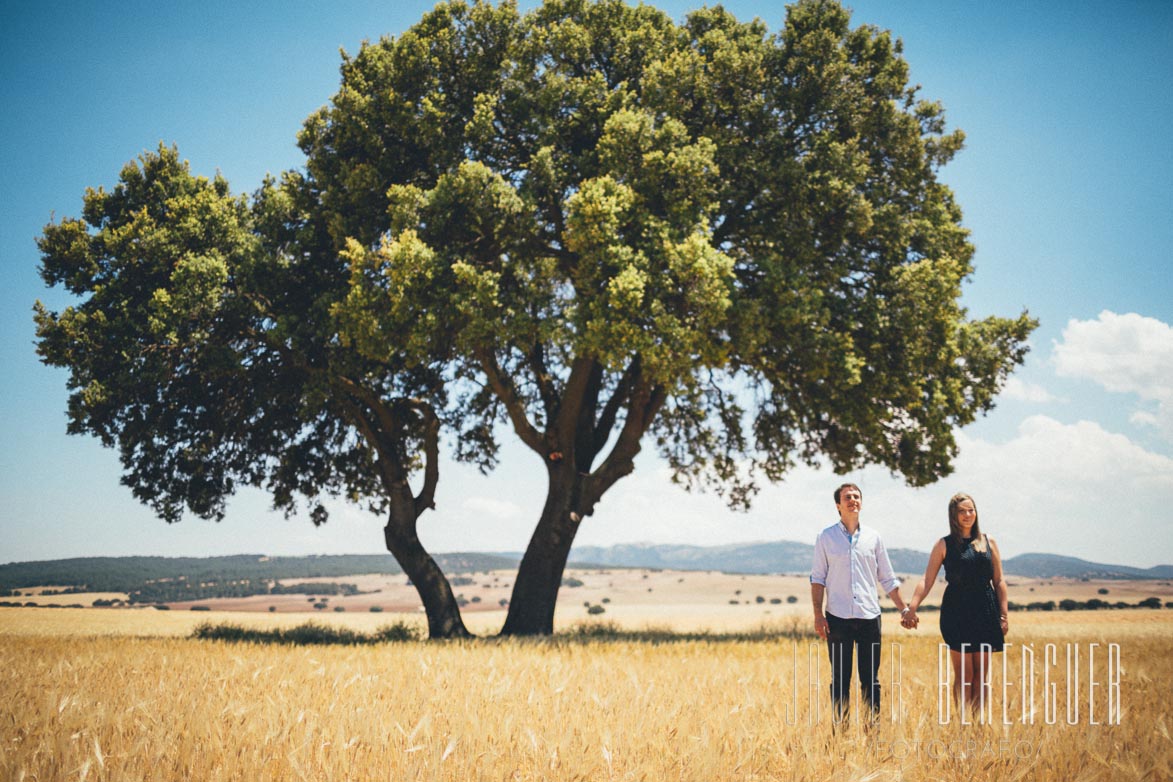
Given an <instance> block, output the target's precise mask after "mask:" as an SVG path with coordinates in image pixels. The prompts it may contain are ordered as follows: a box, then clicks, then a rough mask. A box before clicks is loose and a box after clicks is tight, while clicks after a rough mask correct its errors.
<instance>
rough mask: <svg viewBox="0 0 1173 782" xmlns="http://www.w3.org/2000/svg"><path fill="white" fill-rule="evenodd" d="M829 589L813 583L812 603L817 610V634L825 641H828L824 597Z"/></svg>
mask: <svg viewBox="0 0 1173 782" xmlns="http://www.w3.org/2000/svg"><path fill="white" fill-rule="evenodd" d="M826 591H827V587H826V586H824V585H823V584H816V583H815V582H813V581H812V582H811V603H812V604H813V605H814V609H815V632H816V633H818V634H819V638H822V639H823V640H824V641H825V640H826V639H827V617H826V616H824V615H823V595H824V594H825V593H826Z"/></svg>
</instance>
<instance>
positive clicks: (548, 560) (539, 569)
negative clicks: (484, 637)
mask: <svg viewBox="0 0 1173 782" xmlns="http://www.w3.org/2000/svg"><path fill="white" fill-rule="evenodd" d="M549 474H550V486H549V490H548V491H547V492H546V504H545V507H543V508H542V515H541V518H539V520H538V525H537V527H536V528H535V529H534V534H533V536H532V537H531V538H530V542H529V546H528V547H527V548H526V550H525V556H523V557H522V560H521V565H520V566H519V567H518V570H517V580H516V581H515V582H514V585H513V596H512V598H511V599H510V601H509V611H508V613H507V614H506V617H505V624H504V626H503V627H502V628H501V635H505V636H534V635H552V634H553V632H554V608H555V606H556V605H557V602H558V589H559V587H560V586H562V573H563V571H564V570H565V569H566V560H567V557H569V555H570V547H571V545H572V544H573V543H574V536H575V534H576V533H577V532H578V524H579V521H580V520H581V515H579V516H578V517H577V518H575V517H574V516H572V513H575V505H576V503H577V495H578V493H579V492H580V491H581V488H582V481H583V478H584V477H585V476H582V475H579V474H578V473H577V472H576V471H575V470H574V468H573V465H571V464H566V463H562V464H560V465H556V466H553V467H551V468H550V469H549Z"/></svg>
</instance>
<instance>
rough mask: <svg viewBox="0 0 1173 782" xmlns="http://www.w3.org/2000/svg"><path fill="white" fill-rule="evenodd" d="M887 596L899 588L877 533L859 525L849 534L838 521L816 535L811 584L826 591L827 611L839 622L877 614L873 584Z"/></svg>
mask: <svg viewBox="0 0 1173 782" xmlns="http://www.w3.org/2000/svg"><path fill="white" fill-rule="evenodd" d="M877 581H878V582H879V584H880V586H882V587H883V589H884V594H888V593H889V592H891V591H892V590H893V589H896V588H897V587H898V586H900V579H898V578H896V574H895V573H893V572H892V563H891V562H890V561H888V551H887V550H886V549H885V548H884V541H882V540H881V539H880V533H878V532H876V531H875V530H873V529H870V528H868V527H865V526H863V525H862V524H860V525H859V526H858V527H857V528H856V530H855V534H854V535H852V534H851V533H849V532H848V531H847V527H845V526H843V522H842V521H839V522H836V523H835V524H832V525H831V526H830V527H827V528H826V529H825V530H823V531H822V532H820V533H819V537H818V539H817V540H815V558H814V563H813V564H812V565H811V583H812V584H822V585H823V586H824V587H825V588H826V595H827V608H826V611H827V613H829V614H832V615H833V616H837V617H839V618H840V619H875V618H876V617H877V616H879V615H880V602H879V600H877V599H876V583H877Z"/></svg>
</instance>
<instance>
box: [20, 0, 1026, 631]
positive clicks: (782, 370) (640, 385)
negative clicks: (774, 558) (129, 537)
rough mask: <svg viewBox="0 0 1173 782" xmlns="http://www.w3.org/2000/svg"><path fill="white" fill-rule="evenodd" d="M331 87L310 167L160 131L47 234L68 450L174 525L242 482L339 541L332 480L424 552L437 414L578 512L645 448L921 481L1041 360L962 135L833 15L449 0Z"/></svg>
mask: <svg viewBox="0 0 1173 782" xmlns="http://www.w3.org/2000/svg"><path fill="white" fill-rule="evenodd" d="M341 76H342V79H341V85H340V87H339V89H338V91H337V93H336V94H335V95H334V96H333V98H332V99H331V101H330V102H329V104H328V105H326V106H324V107H323V108H322V109H320V110H319V111H318V112H316V113H314V114H313V115H312V116H311V117H309V118H308V119H307V120H306V122H305V124H304V127H303V129H302V131H301V133H300V135H299V137H298V143H299V145H300V147H301V149H302V150H303V151H304V153H305V155H306V164H305V170H304V171H297V172H286V173H284V174H282V175H281V176H280V177H277V178H271V179H269V180H267V181H266V182H265V183H264V185H263V186H262V187H261V188H260V189H259V190H258V191H257V192H256V193H255V194H253V195H252V196H251V198H244V197H237V196H233V195H231V194H230V192H229V189H228V185H227V183H226V182H224V181H223V180H222V179H220V178H216V179H215V180H212V181H209V180H207V179H205V178H202V177H196V176H193V175H192V174H191V173H190V171H189V170H188V166H187V164H186V163H183V162H181V161H180V159H179V156H178V152H177V151H176V150H174V149H169V148H167V147H163V146H160V147H159V149H158V150H157V151H155V152H151V153H147V154H144V155H143V156H142V157H141V158H140V159H139V161H138V162H137V163H131V164H129V165H128V166H127V167H126V168H125V169H123V171H122V175H121V178H120V181H119V183H118V184H117V185H116V186H115V187H114V189H113V190H111V191H109V192H107V191H105V190H103V189H99V190H96V191H94V190H90V191H88V192H87V194H86V197H85V202H84V208H83V217H84V219H82V220H76V219H69V220H65V221H62V222H60V223H54V224H50V225H49V226H47V227H46V229H45V232H44V234H43V235H42V237H41V238H40V247H41V251H42V256H43V265H42V270H41V272H42V276H43V277H44V279H45V282H46V283H47V284H48V285H51V286H54V285H60V286H63V287H65V288H66V289H67V290H68V291H70V292H71V293H73V294H75V295H76V296H77V297H78V303H76V304H75V305H73V306H70V307H67V308H66V309H65V310H63V311H62V312H51V311H49V310H48V309H47V308H45V307H44V306H43V305H40V304H38V305H37V309H36V319H37V335H38V351H39V352H40V355H41V356H42V359H43V360H44V361H46V362H47V363H49V364H52V365H55V366H62V367H66V368H68V369H69V370H70V373H71V375H70V391H71V396H70V402H69V420H70V423H69V428H70V431H71V432H74V433H82V432H88V433H92V434H95V435H96V436H98V437H99V438H100V439H101V440H102V442H103V443H104V444H105V445H107V446H112V447H117V448H119V450H120V453H121V458H122V463H123V466H124V468H125V474H124V478H123V480H124V482H125V483H126V484H127V485H128V486H130V487H131V489H132V490H133V491H134V493H135V496H136V497H138V498H139V499H140V500H142V501H143V502H145V503H147V504H149V505H150V506H151V507H152V508H153V509H154V510H155V511H156V512H157V513H158V514H159V515H160V516H162V517H163V518H165V519H167V520H168V521H176V520H178V519H179V518H181V517H182V515H183V514H184V513H185V512H190V513H194V514H196V515H199V516H203V517H209V518H219V517H220V516H222V515H223V512H224V502H225V498H226V497H227V496H229V495H231V494H232V493H233V492H234V491H235V490H236V489H237V488H238V487H239V486H240V485H251V486H257V487H260V488H262V489H264V490H266V491H268V492H270V493H271V494H272V496H273V498H274V503H275V505H276V506H277V507H280V508H282V509H284V510H286V511H287V512H290V513H291V512H293V511H294V510H295V509H296V508H297V507H298V505H299V503H301V502H305V503H306V504H307V505H308V506H309V507H311V508H312V510H311V514H310V515H311V518H312V519H313V520H314V522H315V523H321V522H323V521H325V518H326V511H325V510H324V508H323V506H322V505H321V504H320V497H321V496H322V495H334V496H339V497H345V498H347V499H349V500H351V501H354V502H358V503H363V504H365V505H367V506H368V507H369V508H371V509H372V510H374V511H377V512H392V513H394V514H398V515H397V517H396V518H398V521H396V524H395V525H392V527H391V528H390V529H391V531H390V532H389V534H388V538H387V540H388V545H389V546H399V547H400V550H399V551H398V552H397V556H402V557H405V561H419V559H420V556H419V552H418V551H415V549H416V548H418V539H417V538H416V536H415V535H414V531H413V530H414V523H415V519H416V517H417V516H418V515H419V514H420V513H422V512H423V510H424V509H426V508H427V507H430V505H431V502H432V496H433V492H434V488H435V482H436V480H437V478H438V467H437V464H436V461H437V458H438V457H437V445H436V442H437V436H438V431H439V428H440V427H441V426H442V427H444V428H445V429H446V431H448V432H449V433H451V434H453V435H454V436H455V449H456V455H457V457H458V458H460V459H463V460H466V461H469V462H472V463H475V464H477V465H478V466H480V467H481V468H482V469H486V470H487V469H489V468H491V467H492V466H494V464H495V463H496V458H497V451H498V447H499V446H498V442H497V437H498V436H499V433H500V430H501V426H500V424H501V423H502V422H506V421H507V422H508V423H509V424H510V425H511V426H512V429H513V432H514V433H515V434H516V435H517V436H519V437H520V438H521V439H522V441H523V442H524V443H525V444H526V445H527V446H528V447H530V448H531V449H532V450H533V451H535V452H536V453H537V454H539V455H540V456H541V458H542V459H543V463H545V464H546V465H547V467H548V469H550V470H551V471H554V472H559V474H560V475H561V476H562V477H561V478H560V479H559V480H557V481H552V482H551V486H552V487H553V488H552V489H551V491H552V498H553V501H552V502H550V503H547V507H548V508H549V509H551V510H550V513H552V514H555V515H556V516H557V517H558V518H559V519H562V521H561V522H560V523H562V524H567V523H571V522H568V521H566V519H575V520H577V519H581V518H582V517H583V516H588V515H590V513H591V512H592V511H593V510H594V507H595V505H596V503H597V502H598V501H599V500H600V499H601V497H602V496H603V494H604V493H605V492H606V491H608V490H609V488H610V487H611V486H612V485H614V483H615V482H616V481H617V480H619V479H620V478H622V477H623V476H624V475H626V474H628V473H629V472H631V470H632V469H634V459H635V455H636V454H637V453H638V452H639V451H640V449H641V444H642V442H643V440H644V438H645V435H649V434H650V435H651V436H652V437H653V438H654V442H655V445H656V447H657V448H658V449H659V451H660V453H661V454H662V455H663V456H664V457H665V458H666V460H667V461H668V464H669V465H670V467H671V469H672V473H673V478H674V480H676V481H678V482H681V483H683V484H684V485H686V486H689V487H701V486H707V487H709V488H712V489H714V490H715V491H717V492H718V493H720V494H721V495H723V496H724V497H725V499H726V500H727V502H728V503H729V504H730V505H732V506H734V507H746V506H748V504H749V503H750V501H751V499H752V497H753V495H754V493H755V492H756V490H757V486H758V482H759V481H760V480H761V479H763V478H765V479H769V480H778V479H781V478H782V477H783V476H784V475H785V474H786V472H787V471H788V470H789V469H791V468H792V467H794V466H795V465H796V464H797V463H800V462H805V463H809V464H817V463H820V462H822V461H826V462H827V463H829V464H830V466H831V467H833V468H834V469H836V470H838V471H847V470H852V469H857V468H860V467H863V466H864V465H868V464H878V465H883V466H885V467H887V468H889V469H890V470H892V471H893V472H895V473H899V474H901V475H903V476H904V478H905V480H906V481H907V482H908V483H910V484H912V485H924V484H927V483H930V482H932V481H934V480H936V479H937V478H939V477H941V476H943V475H946V474H948V473H949V472H950V470H951V469H952V462H953V459H954V457H955V456H956V452H957V445H956V441H955V435H954V433H955V431H956V429H957V427H959V426H963V425H965V424H968V423H970V422H971V421H973V420H974V418H975V417H976V416H977V415H978V414H981V413H984V412H985V411H987V410H989V409H990V408H991V406H992V405H993V403H994V400H995V398H996V396H997V393H998V392H999V390H1000V389H1001V387H1002V385H1003V384H1004V382H1005V380H1006V378H1007V376H1008V374H1009V373H1010V372H1011V371H1012V370H1013V369H1014V367H1016V366H1017V365H1018V364H1020V363H1021V362H1022V360H1023V358H1024V356H1025V353H1026V350H1027V342H1026V340H1027V337H1028V336H1029V334H1030V332H1031V331H1032V329H1033V328H1034V326H1035V323H1034V321H1032V320H1031V319H1030V318H1029V317H1027V315H1026V314H1022V315H1020V316H1018V317H1011V318H999V317H989V318H984V319H976V320H971V319H969V318H968V313H966V312H965V310H964V309H963V308H962V307H961V305H960V295H961V290H962V285H963V284H964V282H965V281H966V279H967V278H968V277H969V276H970V274H971V273H972V271H973V269H972V266H971V260H972V257H973V246H972V245H971V243H970V241H969V237H968V233H967V231H966V229H965V228H964V226H963V224H962V214H961V210H960V208H959V206H958V205H957V203H956V202H955V200H954V198H953V194H952V193H951V192H950V190H949V188H948V187H946V186H945V185H944V184H942V183H941V182H940V181H939V179H938V177H937V173H938V170H939V169H940V167H941V166H942V165H944V164H946V163H947V162H948V161H949V160H950V159H951V158H952V157H953V155H954V154H955V153H957V152H958V151H959V150H960V149H961V147H962V144H963V140H964V136H963V134H962V133H961V132H960V131H956V130H949V129H948V128H947V125H946V122H945V117H944V112H943V109H942V108H941V106H940V105H939V104H937V103H935V102H933V101H931V100H926V99H924V98H922V97H921V96H920V95H919V94H918V88H917V87H915V86H913V85H910V84H909V83H908V65H907V63H906V62H905V61H904V59H903V57H902V56H901V47H900V44H899V42H898V41H896V40H894V39H893V37H892V36H891V34H889V33H887V32H884V31H880V30H877V29H875V28H872V27H867V26H863V27H857V28H854V29H853V28H852V27H851V26H850V14H849V12H848V11H847V10H846V9H844V8H843V7H842V6H840V5H839V4H838V3H837V2H833V1H832V0H800V1H799V2H797V3H795V4H794V5H792V6H790V7H789V8H788V10H787V14H786V21H785V26H784V27H783V29H781V30H780V31H779V32H777V33H776V34H773V35H771V34H770V33H769V32H768V31H767V30H766V28H765V27H764V25H762V24H761V23H760V22H757V21H753V22H749V23H743V22H739V21H738V20H736V19H735V18H734V17H733V16H731V15H730V14H729V13H728V12H727V11H725V10H724V9H722V8H721V7H719V6H718V7H713V8H703V9H700V10H697V11H694V12H692V13H690V14H689V15H688V16H687V17H686V18H685V19H684V20H682V21H681V22H680V23H674V22H673V21H672V20H671V19H669V18H668V17H667V16H666V15H665V14H663V13H662V12H660V11H658V10H657V9H655V8H652V7H650V6H646V5H639V6H631V5H628V4H626V3H625V2H622V0H597V2H596V1H590V0H546V2H544V3H543V4H542V5H541V6H539V7H537V8H535V9H534V10H532V11H530V12H527V13H525V14H521V13H519V11H518V9H517V7H516V4H515V3H513V2H503V3H501V4H500V5H498V6H493V5H490V4H488V3H484V2H477V3H475V4H471V5H470V4H468V3H465V2H459V1H456V0H454V1H453V2H446V3H440V4H439V5H437V6H436V8H435V9H434V10H433V11H431V12H429V13H428V14H426V15H425V16H424V17H423V18H422V19H421V20H420V22H419V23H418V24H416V25H415V26H413V27H412V28H410V29H409V30H407V31H405V32H404V33H403V34H402V35H400V36H399V37H398V38H391V37H386V38H383V39H381V40H379V41H375V42H366V43H364V44H363V45H362V47H361V48H360V50H359V51H358V53H357V54H355V55H353V56H349V55H347V56H344V60H343V64H342V69H341ZM421 468H422V469H423V474H424V478H425V480H424V484H423V488H422V489H421V490H420V492H419V494H418V495H414V496H408V495H410V494H411V490H410V489H408V488H407V486H408V478H409V476H410V474H411V473H412V472H413V471H417V470H420V469H421ZM573 523H577V521H574V522H573ZM568 536H569V537H572V533H571V532H570V531H569V530H567V531H566V534H564V535H562V536H561V537H560V538H559V537H557V536H555V537H543V538H540V539H541V540H554V539H563V540H566V539H569V537H568ZM535 556H536V557H537V558H538V559H539V560H540V559H543V558H544V559H547V560H550V559H551V558H553V560H554V561H557V560H559V559H562V558H564V557H563V555H562V554H557V555H556V554H554V553H552V552H535ZM523 571H525V572H523V573H521V574H519V584H521V583H527V584H528V583H530V579H529V576H528V571H527V570H526V569H525V568H524V567H523ZM419 583H421V584H430V583H434V582H433V581H431V580H430V579H426V578H425V579H421V580H419ZM557 583H558V581H557V577H556V576H555V577H554V578H553V580H552V582H551V583H549V584H548V586H549V587H552V588H553V589H555V590H556V588H557ZM421 588H424V587H421ZM518 588H519V589H520V588H521V587H520V586H519V587H518ZM428 602H429V601H428V599H427V598H426V597H425V603H428ZM550 602H551V606H552V601H550ZM551 610H552V608H551ZM539 613H540V612H539ZM511 615H512V608H511Z"/></svg>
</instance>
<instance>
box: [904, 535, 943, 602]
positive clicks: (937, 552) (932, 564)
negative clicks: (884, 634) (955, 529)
mask: <svg viewBox="0 0 1173 782" xmlns="http://www.w3.org/2000/svg"><path fill="white" fill-rule="evenodd" d="M944 561H945V541H944V540H938V541H937V545H935V546H933V550H932V551H931V552H929V564H928V567H926V568H925V575H924V577H923V578H921V580H920V581H918V582H917V583H916V589H915V590H914V591H913V593H912V600H910V601H909V603H908V606H909V608H911V609H912V610H913V613H916V609H918V608H920V604H921V603H922V602H924V599H925V598H926V597H928V596H929V592H932V591H933V584H935V583H936V582H937V573H938V572H939V571H940V570H941V563H942V562H944Z"/></svg>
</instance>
